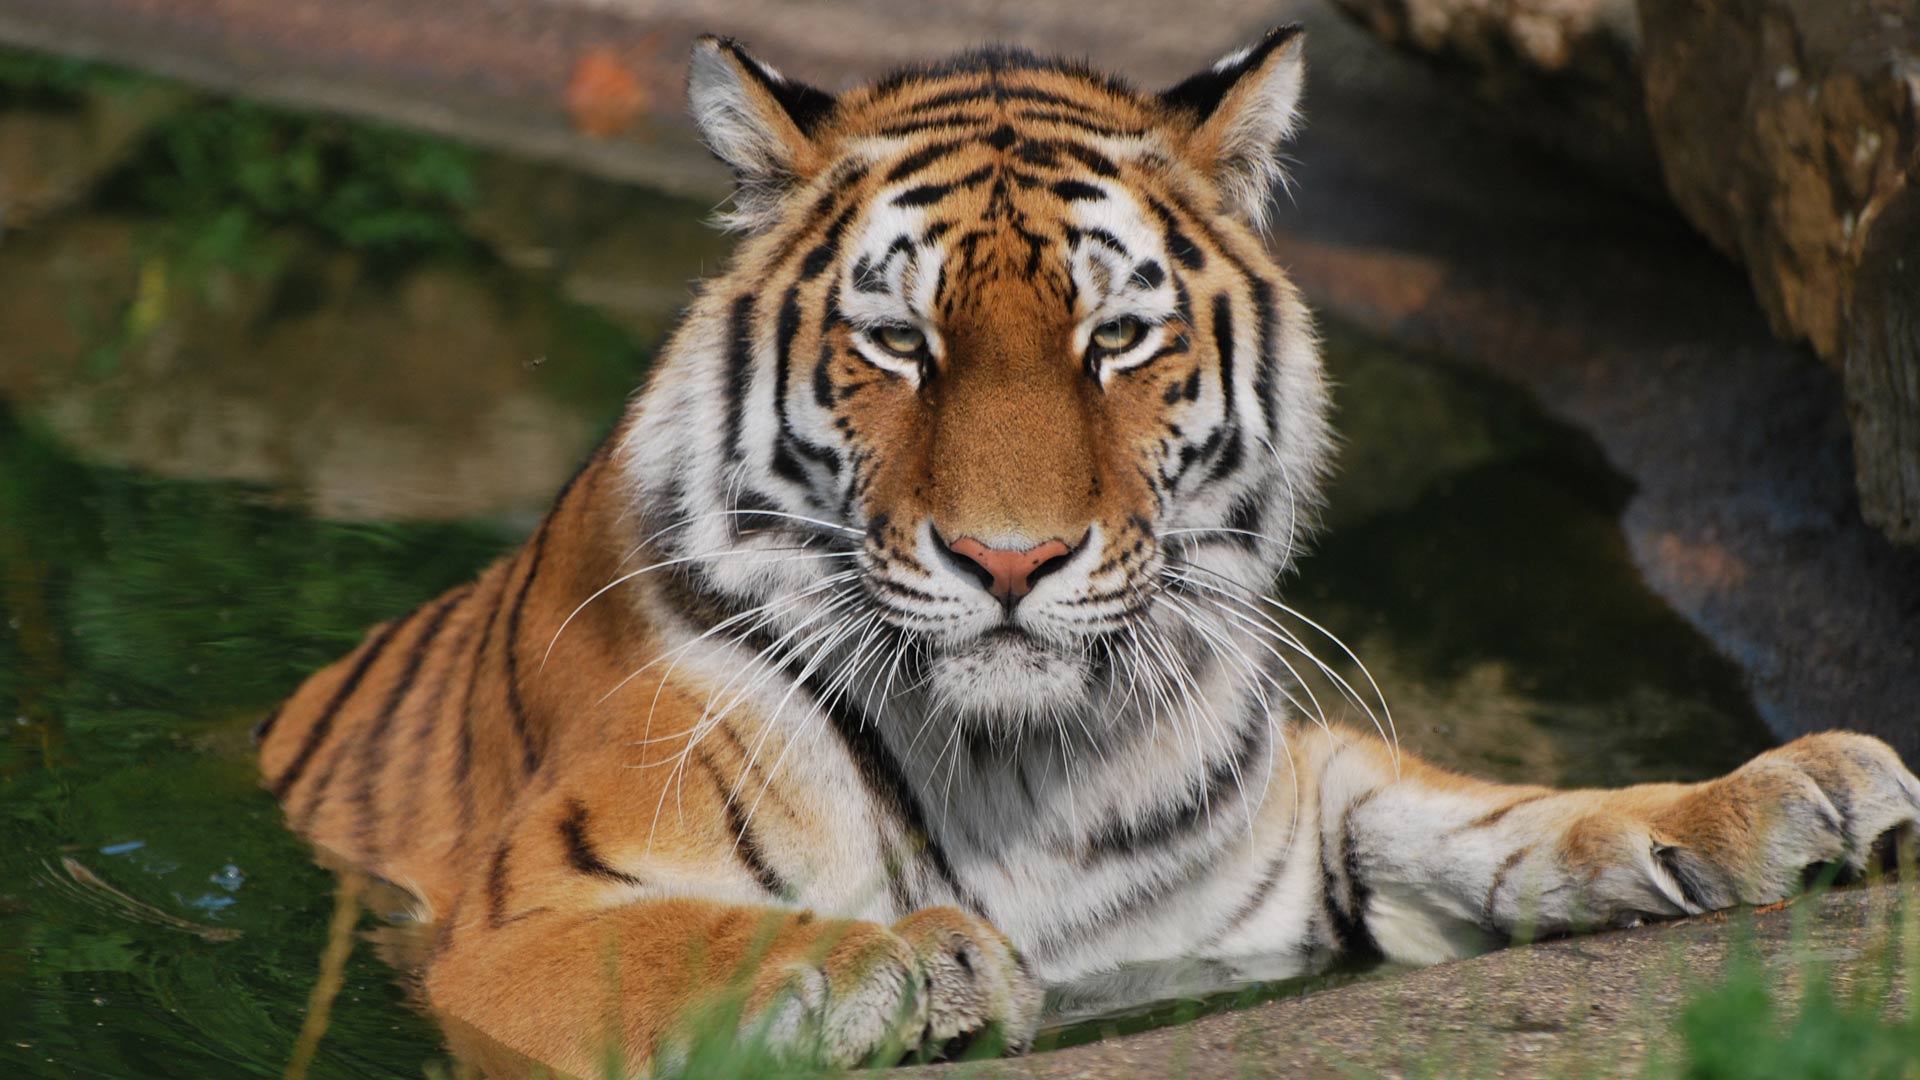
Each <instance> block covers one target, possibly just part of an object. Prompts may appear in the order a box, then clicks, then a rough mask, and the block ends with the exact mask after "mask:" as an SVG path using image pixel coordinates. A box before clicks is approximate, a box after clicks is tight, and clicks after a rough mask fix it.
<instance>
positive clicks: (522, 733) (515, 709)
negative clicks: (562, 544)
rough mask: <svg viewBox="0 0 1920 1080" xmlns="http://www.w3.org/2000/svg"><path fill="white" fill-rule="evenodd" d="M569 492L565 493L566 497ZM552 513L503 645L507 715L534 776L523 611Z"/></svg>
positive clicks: (536, 761) (536, 762)
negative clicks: (523, 690)
mask: <svg viewBox="0 0 1920 1080" xmlns="http://www.w3.org/2000/svg"><path fill="white" fill-rule="evenodd" d="M565 497H566V493H565V492H562V493H561V498H565ZM552 520H553V519H552V517H551V516H549V517H548V519H547V521H545V522H542V523H541V525H540V529H539V531H538V532H535V533H534V534H533V551H532V558H530V559H528V560H527V576H526V577H524V578H522V579H520V591H519V592H518V593H516V594H515V595H514V598H513V607H512V608H510V609H509V610H508V611H507V637H506V641H505V642H504V643H503V644H502V645H501V652H502V655H503V661H502V662H503V664H504V665H505V671H504V675H505V678H506V682H507V715H508V716H509V717H510V718H511V719H512V721H513V735H514V738H515V739H516V740H518V741H519V743H520V763H521V765H522V767H523V768H524V769H525V771H526V773H527V775H529V776H531V775H532V774H534V773H535V772H538V771H539V769H540V751H539V749H538V748H537V747H535V746H534V741H533V725H532V723H531V722H530V721H529V720H528V717H527V706H526V702H524V701H522V700H521V698H520V650H519V648H518V646H519V644H520V613H521V611H522V609H524V608H525V607H526V604H527V593H528V592H530V591H532V589H533V580H534V578H536V577H538V576H539V574H540V563H541V561H542V560H543V559H545V558H546V555H547V525H548V524H550V523H551V522H552Z"/></svg>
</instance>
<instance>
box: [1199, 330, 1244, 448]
mask: <svg viewBox="0 0 1920 1080" xmlns="http://www.w3.org/2000/svg"><path fill="white" fill-rule="evenodd" d="M1213 343H1214V349H1215V351H1216V352H1217V353H1218V355H1219V357H1220V396H1221V404H1220V411H1221V413H1222V414H1223V415H1224V417H1225V420H1224V423H1223V426H1224V428H1225V430H1226V438H1225V439H1224V440H1222V444H1221V445H1222V448H1221V451H1220V456H1219V457H1218V458H1217V459H1215V460H1214V463H1213V468H1212V470H1211V471H1210V472H1209V473H1208V474H1207V480H1208V482H1214V481H1219V480H1223V479H1225V478H1226V477H1228V476H1230V475H1232V474H1233V473H1234V472H1235V471H1237V470H1238V469H1239V468H1240V462H1241V458H1242V456H1243V455H1244V453H1245V447H1244V445H1243V440H1242V438H1241V435H1240V419H1239V417H1237V416H1235V415H1234V411H1233V406H1234V399H1235V393H1236V390H1235V380H1234V368H1233V361H1234V344H1233V301H1232V299H1231V298H1229V297H1228V296H1227V294H1226V293H1221V294H1220V295H1218V296H1216V297H1214V298H1213Z"/></svg>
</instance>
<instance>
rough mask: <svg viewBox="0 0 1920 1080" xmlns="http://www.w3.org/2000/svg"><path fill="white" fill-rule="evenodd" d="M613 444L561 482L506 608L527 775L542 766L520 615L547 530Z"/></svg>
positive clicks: (604, 443)
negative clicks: (524, 688) (525, 685)
mask: <svg viewBox="0 0 1920 1080" xmlns="http://www.w3.org/2000/svg"><path fill="white" fill-rule="evenodd" d="M612 445H613V438H612V436H608V437H607V438H606V439H603V440H601V442H600V445H599V446H597V447H595V448H594V451H593V453H591V454H589V455H587V459H586V460H585V461H583V462H581V463H580V467H579V468H577V469H575V470H574V471H573V475H572V476H570V477H568V478H567V482H566V483H565V484H562V485H561V486H560V493H559V494H557V495H555V496H554V497H553V509H551V510H549V511H547V517H546V520H544V521H542V522H541V523H540V528H539V529H538V530H537V531H536V532H535V533H534V534H533V551H532V558H530V559H528V561H527V576H526V577H524V578H522V579H521V580H520V591H519V592H518V593H517V594H515V596H514V598H513V607H512V608H511V609H510V610H509V611H508V612H507V640H506V642H505V645H504V646H503V650H502V651H503V652H504V654H505V677H506V682H507V711H508V714H509V715H510V716H511V717H512V719H513V733H514V735H515V737H516V738H518V739H519V741H520V756H521V762H522V764H523V765H524V766H525V767H526V771H527V773H528V775H532V774H533V773H535V772H538V771H539V769H540V748H539V746H538V745H537V744H536V743H535V741H534V737H533V725H532V723H531V721H530V719H529V717H528V716H527V705H526V701H525V700H524V699H523V698H522V697H521V693H520V619H521V616H522V614H523V613H524V612H525V610H526V606H527V594H528V593H530V592H532V591H533V583H534V580H535V579H536V578H538V577H539V576H540V567H541V566H542V565H543V564H544V563H545V561H546V556H547V531H548V530H549V529H551V528H552V527H553V522H554V519H555V518H557V517H559V515H560V511H561V510H563V509H565V508H566V505H567V497H568V496H570V495H572V494H573V489H574V487H575V486H576V485H577V484H579V482H580V478H581V477H583V476H585V475H586V474H587V470H588V469H591V468H593V466H594V465H595V464H597V463H598V462H599V461H600V459H601V457H602V456H603V455H605V454H606V453H607V452H608V451H609V449H610V448H611V447H612Z"/></svg>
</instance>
